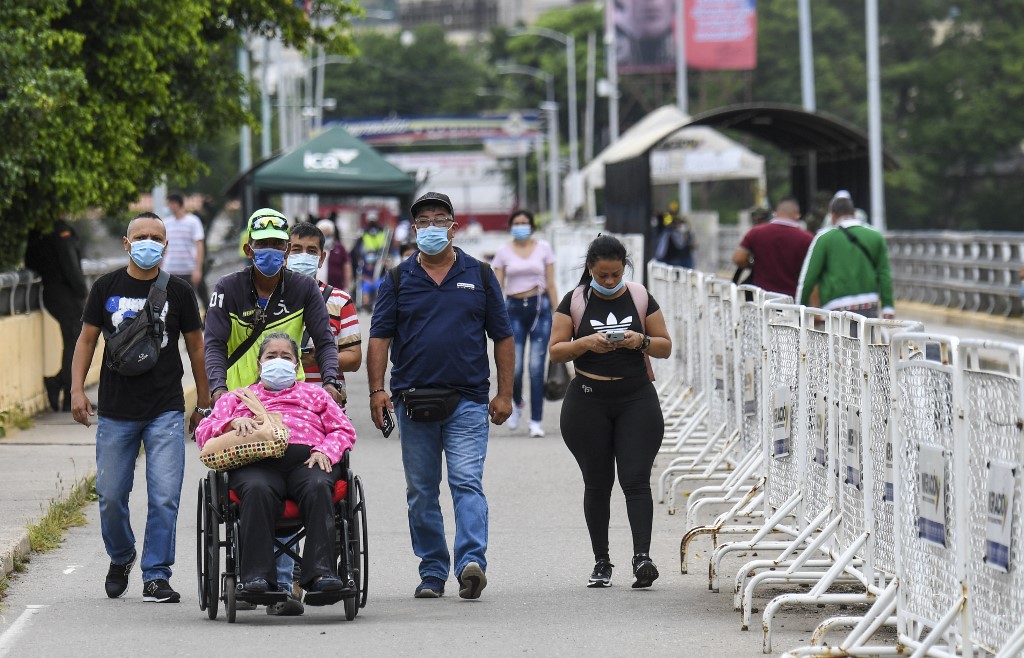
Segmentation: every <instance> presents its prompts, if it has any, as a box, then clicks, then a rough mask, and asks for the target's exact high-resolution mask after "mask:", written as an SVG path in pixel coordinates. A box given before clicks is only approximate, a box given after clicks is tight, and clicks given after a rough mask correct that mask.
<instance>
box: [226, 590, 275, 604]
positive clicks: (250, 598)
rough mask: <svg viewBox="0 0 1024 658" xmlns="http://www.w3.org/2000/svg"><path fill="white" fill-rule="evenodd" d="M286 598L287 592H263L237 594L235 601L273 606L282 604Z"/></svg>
mask: <svg viewBox="0 0 1024 658" xmlns="http://www.w3.org/2000/svg"><path fill="white" fill-rule="evenodd" d="M287 598H288V592H263V593H260V594H256V593H253V592H237V593H236V594H235V599H236V600H238V601H247V602H249V603H255V604H256V605H273V604H275V603H283V602H284V601H285V600H286V599H287Z"/></svg>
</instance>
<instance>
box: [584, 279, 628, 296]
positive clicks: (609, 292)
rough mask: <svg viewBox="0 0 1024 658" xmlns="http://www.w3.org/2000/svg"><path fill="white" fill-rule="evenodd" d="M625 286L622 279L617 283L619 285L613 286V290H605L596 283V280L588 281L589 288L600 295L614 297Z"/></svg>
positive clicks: (624, 281)
mask: <svg viewBox="0 0 1024 658" xmlns="http://www.w3.org/2000/svg"><path fill="white" fill-rule="evenodd" d="M625 286H626V280H625V279H622V280H621V281H619V285H617V286H615V287H614V288H605V287H604V286H602V285H601V284H600V283H598V282H597V280H596V279H591V280H590V287H591V288H593V289H594V290H596V291H598V292H599V293H601V294H602V295H614V294H615V293H617V292H618V291H620V290H622V289H623V288H624V287H625Z"/></svg>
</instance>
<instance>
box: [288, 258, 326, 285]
mask: <svg viewBox="0 0 1024 658" xmlns="http://www.w3.org/2000/svg"><path fill="white" fill-rule="evenodd" d="M319 267H320V257H319V256H314V255H313V254H289V255H288V269H289V270H291V271H292V272H295V273H297V274H305V275H306V276H311V277H313V278H314V279H315V278H316V271H317V269H318V268H319Z"/></svg>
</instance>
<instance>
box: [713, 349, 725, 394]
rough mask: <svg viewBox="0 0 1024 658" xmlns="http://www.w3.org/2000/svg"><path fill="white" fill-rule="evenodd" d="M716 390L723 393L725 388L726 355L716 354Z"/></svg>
mask: <svg viewBox="0 0 1024 658" xmlns="http://www.w3.org/2000/svg"><path fill="white" fill-rule="evenodd" d="M714 361H715V371H714V372H715V390H716V391H721V390H722V389H724V388H725V355H724V354H722V353H721V352H715V354H714Z"/></svg>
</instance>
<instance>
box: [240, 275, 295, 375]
mask: <svg viewBox="0 0 1024 658" xmlns="http://www.w3.org/2000/svg"><path fill="white" fill-rule="evenodd" d="M282 278H283V276H282ZM283 285H284V281H283V280H282V281H281V282H280V283H279V284H278V286H277V288H275V289H274V292H273V293H271V295H270V299H268V300H267V307H266V309H264V311H265V312H264V313H263V316H262V317H261V318H260V320H259V321H258V322H254V323H253V325H252V331H251V332H250V333H249V336H248V338H246V339H245V340H243V341H242V343H241V344H240V345H239V346H238V347H236V348H235V350H234V351H233V352H231V354H230V355H229V356H228V365H227V368H226V370H231V366H233V365H235V364H236V363H238V360H239V359H241V358H242V355H243V354H245V353H246V352H248V351H249V348H251V347H252V346H253V344H254V343H255V342H256V340H257V339H258V338H259V337H260V336H262V335H263V330H264V329H266V327H267V316H268V314H269V312H270V311H269V309H272V308H274V306H275V303H276V302H277V301H278V300H279V299H280V298H281V295H280V291H281V287H282V286H283ZM257 304H258V302H257Z"/></svg>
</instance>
